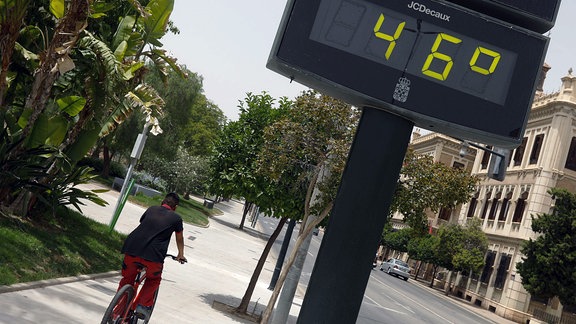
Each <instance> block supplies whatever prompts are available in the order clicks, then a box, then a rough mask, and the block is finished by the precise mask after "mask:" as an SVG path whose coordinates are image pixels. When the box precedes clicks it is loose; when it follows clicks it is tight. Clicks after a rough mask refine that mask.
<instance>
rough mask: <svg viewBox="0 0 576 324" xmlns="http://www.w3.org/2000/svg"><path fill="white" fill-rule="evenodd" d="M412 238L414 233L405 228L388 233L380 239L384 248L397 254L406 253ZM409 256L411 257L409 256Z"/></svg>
mask: <svg viewBox="0 0 576 324" xmlns="http://www.w3.org/2000/svg"><path fill="white" fill-rule="evenodd" d="M413 236H414V231H413V230H412V229H411V228H409V227H405V228H402V229H400V230H397V231H389V232H387V233H385V234H384V235H383V237H382V241H383V243H384V246H386V247H387V248H390V249H392V250H395V251H397V252H408V246H409V243H410V242H411V240H412V238H413ZM410 256H412V255H411V254H410Z"/></svg>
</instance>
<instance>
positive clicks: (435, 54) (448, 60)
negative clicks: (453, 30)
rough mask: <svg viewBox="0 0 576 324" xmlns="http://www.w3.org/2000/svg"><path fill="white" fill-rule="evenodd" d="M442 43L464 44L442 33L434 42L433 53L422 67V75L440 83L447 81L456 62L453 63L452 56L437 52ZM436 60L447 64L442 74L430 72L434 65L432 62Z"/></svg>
mask: <svg viewBox="0 0 576 324" xmlns="http://www.w3.org/2000/svg"><path fill="white" fill-rule="evenodd" d="M442 41H447V42H450V43H454V44H458V43H461V42H462V40H461V39H459V38H456V37H454V36H450V35H448V34H444V33H440V34H438V36H436V40H435V41H434V44H433V45H432V49H431V50H430V52H431V53H430V54H429V55H428V57H427V58H426V62H424V65H423V66H422V73H424V74H425V75H427V76H429V77H432V78H434V79H438V80H440V81H444V80H446V78H447V77H448V74H450V70H451V69H452V65H454V62H453V61H452V58H451V57H450V56H448V55H446V54H442V53H440V52H437V51H438V48H439V47H440V43H442ZM434 59H438V60H441V61H444V62H446V66H445V67H444V71H442V73H439V72H436V71H432V70H430V65H431V64H432V61H433V60H434Z"/></svg>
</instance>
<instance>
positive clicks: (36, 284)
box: [0, 270, 120, 294]
mask: <svg viewBox="0 0 576 324" xmlns="http://www.w3.org/2000/svg"><path fill="white" fill-rule="evenodd" d="M119 275H120V271H118V270H116V271H110V272H104V273H95V274H91V275H80V276H75V277H64V278H55V279H46V280H39V281H32V282H24V283H17V284H13V285H9V286H0V294H4V293H9V292H14V291H20V290H27V289H36V288H44V287H48V286H55V285H61V284H66V283H71V282H76V281H85V280H94V279H101V278H109V277H115V276H119Z"/></svg>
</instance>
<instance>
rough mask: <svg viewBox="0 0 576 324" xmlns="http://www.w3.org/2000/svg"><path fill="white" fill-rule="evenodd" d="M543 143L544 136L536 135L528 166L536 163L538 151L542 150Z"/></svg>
mask: <svg viewBox="0 0 576 324" xmlns="http://www.w3.org/2000/svg"><path fill="white" fill-rule="evenodd" d="M543 142H544V134H538V135H536V137H534V144H533V145H532V152H530V164H536V163H538V157H539V156H540V149H541V148H542V143H543Z"/></svg>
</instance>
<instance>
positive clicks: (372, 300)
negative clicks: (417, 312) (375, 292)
mask: <svg viewBox="0 0 576 324" xmlns="http://www.w3.org/2000/svg"><path fill="white" fill-rule="evenodd" d="M366 298H368V299H370V301H371V302H372V303H374V305H376V306H378V307H380V308H382V309H385V310H388V311H391V312H394V313H398V314H402V315H406V313H404V312H401V311H398V310H395V309H392V308H388V307H384V306H382V305H380V304H378V303H377V302H376V301H375V300H374V299H372V298H370V297H368V296H366Z"/></svg>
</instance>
